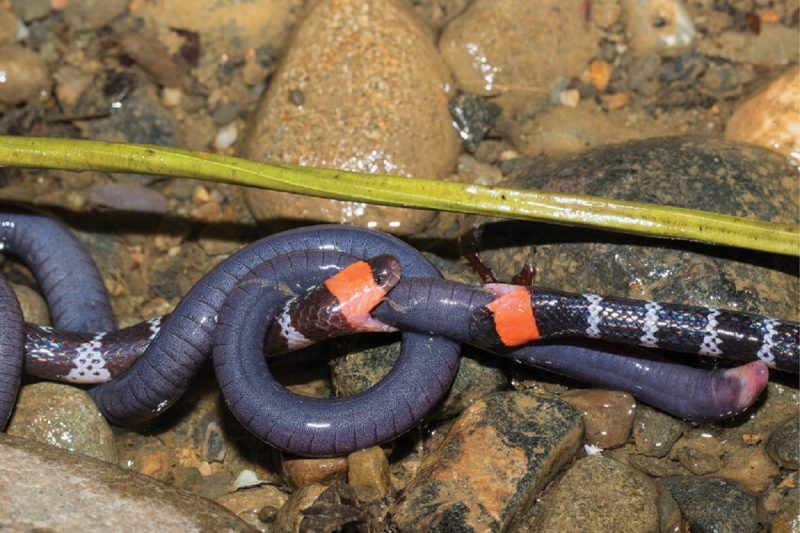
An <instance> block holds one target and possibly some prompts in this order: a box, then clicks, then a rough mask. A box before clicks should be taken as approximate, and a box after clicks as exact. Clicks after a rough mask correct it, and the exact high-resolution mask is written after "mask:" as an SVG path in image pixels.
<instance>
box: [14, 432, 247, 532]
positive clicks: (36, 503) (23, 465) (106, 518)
mask: <svg viewBox="0 0 800 533" xmlns="http://www.w3.org/2000/svg"><path fill="white" fill-rule="evenodd" d="M0 456H2V457H3V461H2V462H0V500H2V501H3V505H2V506H0V524H2V525H3V527H4V528H10V529H11V530H12V531H17V530H19V531H28V530H32V529H37V530H53V531H56V530H60V531H159V532H169V531H175V532H183V531H252V529H251V528H250V526H248V525H247V524H246V523H244V522H242V521H241V520H239V519H238V518H236V517H235V516H234V515H233V514H232V513H230V512H229V511H227V510H226V509H225V508H223V507H221V506H219V505H217V504H215V503H213V502H209V501H207V500H204V499H202V498H198V497H196V496H193V495H191V494H189V493H187V492H184V491H182V490H179V489H176V488H174V487H171V486H168V485H164V484H162V483H159V482H156V481H153V480H152V479H149V478H147V477H145V476H142V475H139V474H136V473H134V472H131V471H130V470H125V469H122V468H119V467H117V466H114V465H110V464H108V463H106V462H103V461H98V460H96V459H92V458H89V457H87V456H85V455H81V454H74V453H69V452H66V451H63V450H59V449H58V448H54V447H52V446H45V445H43V444H38V443H35V442H32V441H28V440H25V439H20V438H17V437H13V436H11V435H4V434H0Z"/></svg>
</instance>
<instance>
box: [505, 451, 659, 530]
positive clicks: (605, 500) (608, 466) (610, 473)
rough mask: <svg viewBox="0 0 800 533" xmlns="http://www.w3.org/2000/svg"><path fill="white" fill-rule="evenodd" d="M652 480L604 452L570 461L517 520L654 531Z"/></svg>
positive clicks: (538, 526)
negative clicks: (531, 508)
mask: <svg viewBox="0 0 800 533" xmlns="http://www.w3.org/2000/svg"><path fill="white" fill-rule="evenodd" d="M660 492H661V491H660V489H659V487H658V485H657V484H656V483H655V482H654V481H653V480H651V479H650V478H648V477H647V476H646V475H644V474H642V473H641V472H638V471H637V470H635V469H633V468H631V467H629V466H626V465H624V464H622V463H619V462H617V461H614V460H613V459H607V458H605V457H601V456H596V457H585V458H583V459H580V460H579V461H578V462H576V463H575V464H574V465H572V467H571V468H570V469H569V470H568V471H567V472H566V474H564V476H563V477H562V478H561V479H559V480H558V482H557V483H555V484H554V485H553V487H552V488H550V489H549V490H548V491H547V492H546V493H545V495H544V496H543V497H542V500H541V502H540V503H539V504H538V505H537V507H536V508H534V514H533V515H532V516H526V517H522V519H521V522H522V523H524V524H526V525H527V526H528V529H529V530H530V531H542V532H550V531H552V532H556V531H618V532H623V531H630V532H631V533H634V532H635V533H639V532H645V531H652V532H656V531H659V529H660V528H659V514H660V513H659V496H660Z"/></svg>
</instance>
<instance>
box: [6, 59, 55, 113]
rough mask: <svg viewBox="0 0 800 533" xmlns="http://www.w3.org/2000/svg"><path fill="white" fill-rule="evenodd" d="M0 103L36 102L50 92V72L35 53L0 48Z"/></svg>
mask: <svg viewBox="0 0 800 533" xmlns="http://www.w3.org/2000/svg"><path fill="white" fill-rule="evenodd" d="M0 72H2V73H3V77H2V83H0V102H2V103H4V104H12V105H13V104H18V103H20V102H25V101H29V100H38V99H39V98H40V97H41V95H42V93H43V92H45V91H49V90H50V84H51V80H50V71H49V70H48V68H47V65H45V63H44V61H43V60H42V58H41V56H39V54H37V53H36V52H33V51H31V50H28V49H27V48H23V47H21V46H15V45H6V46H0Z"/></svg>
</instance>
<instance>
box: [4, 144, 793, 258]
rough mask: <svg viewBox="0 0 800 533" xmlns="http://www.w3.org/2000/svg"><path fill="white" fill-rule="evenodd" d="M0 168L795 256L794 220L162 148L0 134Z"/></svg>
mask: <svg viewBox="0 0 800 533" xmlns="http://www.w3.org/2000/svg"><path fill="white" fill-rule="evenodd" d="M0 165H5V166H16V167H27V168H49V169H63V170H97V171H106V172H128V173H139V174H155V175H162V176H177V177H184V178H195V179H204V180H208V181H215V182H224V183H232V184H236V185H246V186H251V187H260V188H265V189H274V190H277V191H284V192H293V193H299V194H307V195H310V196H318V197H321V198H335V199H339V200H352V201H358V202H366V203H374V204H382V205H393V206H401V207H413V208H420V209H435V210H442V211H455V212H461V213H475V214H482V215H489V216H495V217H501V218H513V219H519V220H533V221H539V222H549V223H555V224H565V225H572V226H584V227H593V228H600V229H604V230H609V231H617V232H623V233H633V234H637V235H646V236H651V237H663V238H674V239H685V240H692V241H699V242H705V243H710V244H717V245H724V246H734V247H738V248H745V249H750V250H758V251H763V252H773V253H780V254H787V255H800V227H798V226H796V225H791V224H777V223H773V222H765V221H761V220H752V219H746V218H741V217H734V216H729V215H721V214H717V213H710V212H705V211H697V210H692V209H683V208H678V207H668V206H658V205H651V204H644V203H638V202H628V201H621V200H612V199H608V198H599V197H594V196H583V195H566V194H557V193H546V192H541V191H534V190H522V189H508V188H500V187H484V186H480V185H466V184H462V183H451V182H443V181H437V180H427V179H420V178H403V177H397V176H385V175H377V174H366V175H365V174H359V173H356V172H347V171H342V170H334V169H325V168H312V167H300V166H293V165H278V164H266V163H256V162H253V161H247V160H244V159H238V158H235V157H228V156H222V155H215V154H208V153H202V152H191V151H188V150H181V149H177V148H166V147H161V146H151V145H137V144H121V143H107V142H99V141H85V140H74V139H50V138H32V137H9V136H0Z"/></svg>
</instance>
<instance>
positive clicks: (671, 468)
mask: <svg viewBox="0 0 800 533" xmlns="http://www.w3.org/2000/svg"><path fill="white" fill-rule="evenodd" d="M612 451H613V450H612ZM628 464H630V465H631V466H632V467H634V468H635V469H637V470H639V471H641V472H644V473H645V474H647V475H648V476H652V477H669V476H686V475H689V471H688V470H686V469H685V468H684V467H683V466H682V465H681V464H680V463H679V462H677V461H672V460H670V459H669V458H667V457H648V456H646V455H631V456H630V457H629V458H628Z"/></svg>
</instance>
